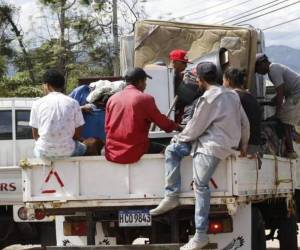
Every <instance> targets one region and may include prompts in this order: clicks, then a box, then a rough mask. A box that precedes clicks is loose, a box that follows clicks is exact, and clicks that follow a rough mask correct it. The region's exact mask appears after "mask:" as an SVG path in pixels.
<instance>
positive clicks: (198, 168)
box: [193, 153, 220, 241]
mask: <svg viewBox="0 0 300 250" xmlns="http://www.w3.org/2000/svg"><path fill="white" fill-rule="evenodd" d="M219 162H220V159H219V158H217V157H214V156H212V155H205V154H201V153H196V154H195V155H194V156H193V179H194V188H195V196H196V201H195V225H196V235H195V240H198V241H200V240H203V238H204V237H207V236H206V232H207V229H208V215H209V207H210V189H209V186H208V184H209V181H210V178H211V177H212V175H213V173H214V172H215V170H216V168H217V166H218V164H219Z"/></svg>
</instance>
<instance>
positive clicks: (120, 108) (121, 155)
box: [105, 85, 178, 164]
mask: <svg viewBox="0 0 300 250" xmlns="http://www.w3.org/2000/svg"><path fill="white" fill-rule="evenodd" d="M151 122H153V123H155V124H156V125H157V126H159V127H160V128H161V129H163V130H164V131H166V132H171V131H173V130H174V129H176V128H177V126H178V125H177V124H176V123H175V122H173V121H171V120H169V119H168V118H167V117H166V116H165V115H163V114H161V113H160V111H159V110H158V108H157V106H156V104H155V101H154V98H153V97H152V96H151V95H148V94H145V93H143V92H141V91H140V90H138V89H137V88H136V87H135V86H133V85H128V86H127V87H126V88H125V89H124V90H123V91H121V92H119V93H117V94H115V95H113V96H112V97H111V98H110V99H109V101H108V103H107V106H106V117H105V131H106V143H105V157H106V159H107V160H109V161H113V162H117V163H123V164H127V163H133V162H136V161H138V160H139V159H140V158H141V156H142V155H143V154H145V153H146V152H147V150H148V148H149V139H148V133H149V128H150V125H151Z"/></svg>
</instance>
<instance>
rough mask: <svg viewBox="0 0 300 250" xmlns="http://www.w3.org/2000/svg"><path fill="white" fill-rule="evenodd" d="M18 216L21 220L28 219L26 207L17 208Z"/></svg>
mask: <svg viewBox="0 0 300 250" xmlns="http://www.w3.org/2000/svg"><path fill="white" fill-rule="evenodd" d="M18 216H19V218H20V219H21V220H28V211H27V208H26V207H20V208H19V210H18Z"/></svg>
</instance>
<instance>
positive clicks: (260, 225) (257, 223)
mask: <svg viewBox="0 0 300 250" xmlns="http://www.w3.org/2000/svg"><path fill="white" fill-rule="evenodd" d="M251 246H252V247H251V249H252V250H266V249H267V247H266V234H265V222H264V219H263V216H262V214H261V212H260V210H259V209H258V208H256V207H252V215H251Z"/></svg>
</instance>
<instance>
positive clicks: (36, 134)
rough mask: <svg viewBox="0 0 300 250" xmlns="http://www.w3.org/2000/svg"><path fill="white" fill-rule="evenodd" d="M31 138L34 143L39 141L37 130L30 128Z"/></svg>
mask: <svg viewBox="0 0 300 250" xmlns="http://www.w3.org/2000/svg"><path fill="white" fill-rule="evenodd" d="M32 137H33V139H34V140H36V141H37V140H38V139H39V137H40V136H39V132H38V129H37V128H32Z"/></svg>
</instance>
